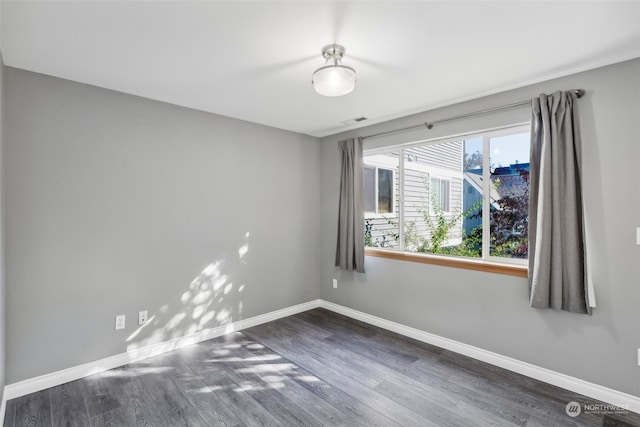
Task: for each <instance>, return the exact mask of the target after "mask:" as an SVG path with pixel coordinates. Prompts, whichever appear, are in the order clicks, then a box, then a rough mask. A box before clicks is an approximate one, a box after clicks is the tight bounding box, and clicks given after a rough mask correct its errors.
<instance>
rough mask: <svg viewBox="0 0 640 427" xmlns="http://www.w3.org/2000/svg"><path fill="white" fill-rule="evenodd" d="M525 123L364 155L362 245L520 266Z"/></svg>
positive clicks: (526, 210)
mask: <svg viewBox="0 0 640 427" xmlns="http://www.w3.org/2000/svg"><path fill="white" fill-rule="evenodd" d="M529 140H530V132H529V126H528V125H527V126H519V127H511V128H506V129H500V130H495V131H490V132H483V133H479V134H472V135H468V136H466V137H461V138H450V139H441V140H438V141H429V142H421V143H415V144H408V145H404V146H402V147H393V148H384V149H376V150H368V151H365V157H364V162H365V167H364V176H365V210H366V211H367V212H366V213H365V245H366V246H369V247H379V248H385V249H393V250H396V251H399V252H402V253H416V254H420V253H424V254H436V255H445V256H455V257H464V258H474V259H479V260H485V261H499V262H501V263H505V262H506V263H516V264H518V263H519V264H522V265H524V264H525V263H526V259H527V256H528V251H527V249H528V236H527V228H528V217H529V206H528V202H529V144H530V142H529Z"/></svg>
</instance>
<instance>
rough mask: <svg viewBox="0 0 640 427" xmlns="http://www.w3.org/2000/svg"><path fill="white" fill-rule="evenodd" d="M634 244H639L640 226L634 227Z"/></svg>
mask: <svg viewBox="0 0 640 427" xmlns="http://www.w3.org/2000/svg"><path fill="white" fill-rule="evenodd" d="M636 245H640V227H636Z"/></svg>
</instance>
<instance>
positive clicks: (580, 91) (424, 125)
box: [362, 89, 585, 139]
mask: <svg viewBox="0 0 640 427" xmlns="http://www.w3.org/2000/svg"><path fill="white" fill-rule="evenodd" d="M570 92H573V93H575V94H576V96H577V97H578V98H582V97H583V96H584V94H585V91H584V89H573V90H571V91H570ZM530 102H531V100H527V101H520V102H514V103H513V104H508V105H502V106H500V107H493V108H487V109H486V110H479V111H474V112H471V113H466V114H460V115H458V116H452V117H447V118H445V119H440V120H434V121H432V122H424V123H422V124H419V125H415V126H409V127H404V128H400V129H394V130H390V131H387V132H381V133H376V134H373V135H367V136H364V137H362V139H369V138H377V137H379V136H386V135H393V134H395V133H401V132H408V131H410V130H416V129H422V128H427V129H432V128H433V126H435V125H437V124H440V123H444V122H450V121H452V120H458V119H464V118H466V117H471V116H477V115H480V114H486V113H491V112H493V111H498V110H506V109H507V108H513V107H519V106H520V105H526V104H529V103H530Z"/></svg>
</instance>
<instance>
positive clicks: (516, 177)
mask: <svg viewBox="0 0 640 427" xmlns="http://www.w3.org/2000/svg"><path fill="white" fill-rule="evenodd" d="M521 171H526V172H528V171H529V163H520V164H512V165H509V166H506V167H499V168H496V169H494V171H493V172H492V173H491V174H490V179H491V183H492V185H491V202H492V203H493V202H495V201H496V200H499V199H501V198H503V197H507V196H522V195H523V194H525V192H526V191H527V188H528V183H527V182H526V181H525V179H524V178H523V177H522V174H521ZM464 180H465V182H467V183H468V184H470V185H471V186H473V188H475V190H476V191H478V192H479V193H482V187H483V185H482V184H483V176H482V169H481V168H478V169H471V170H467V171H465V173H464Z"/></svg>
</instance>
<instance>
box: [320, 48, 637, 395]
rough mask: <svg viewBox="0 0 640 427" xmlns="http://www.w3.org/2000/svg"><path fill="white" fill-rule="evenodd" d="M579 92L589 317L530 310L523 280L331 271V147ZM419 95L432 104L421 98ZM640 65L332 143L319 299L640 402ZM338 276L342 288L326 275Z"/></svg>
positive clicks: (328, 142) (404, 137) (515, 114)
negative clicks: (638, 235)
mask: <svg viewBox="0 0 640 427" xmlns="http://www.w3.org/2000/svg"><path fill="white" fill-rule="evenodd" d="M577 88H583V89H586V90H587V94H586V96H585V97H584V98H583V99H581V100H580V101H579V109H580V117H581V119H582V131H583V140H584V141H583V146H584V148H583V150H584V152H583V164H584V182H583V186H584V189H585V194H584V199H585V209H586V216H587V222H588V223H587V232H588V251H589V255H590V259H591V270H592V276H593V279H594V282H595V286H596V298H597V303H598V307H597V308H596V309H595V311H594V314H593V316H591V317H589V316H586V315H578V314H571V313H565V312H554V311H552V310H537V309H531V308H529V307H528V287H527V280H526V279H523V278H518V277H514V276H506V275H497V274H491V273H483V272H477V271H471V270H463V269H456V268H448V267H440V266H434V265H427V264H417V263H411V262H405V261H397V260H389V259H383V258H374V257H367V259H366V261H365V267H366V271H367V272H366V274H351V273H347V272H341V271H337V270H336V269H335V268H334V267H333V262H332V261H333V256H334V250H335V249H334V248H335V230H336V221H337V220H336V206H337V200H338V192H337V190H338V187H339V166H338V165H339V156H338V150H337V146H336V141H338V140H340V139H342V138H343V137H346V136H356V135H368V134H375V133H378V132H381V131H384V130H389V129H394V128H398V127H403V126H408V125H414V124H416V123H421V122H424V121H429V120H436V119H440V118H444V117H449V116H451V115H456V114H461V113H466V112H470V111H476V110H479V109H484V108H489V107H493V106H498V105H504V104H509V103H513V102H517V101H521V100H525V99H529V98H531V97H533V96H537V95H538V94H539V93H541V92H545V93H550V92H553V91H555V90H568V89H577ZM425 96H428V94H426V95H425ZM639 117H640V60H634V61H629V62H625V63H621V64H617V65H613V66H610V67H605V68H601V69H597V70H593V71H589V72H584V73H580V74H577V75H573V76H569V77H565V78H560V79H557V80H553V81H549V82H545V83H541V84H536V85H534V86H530V87H525V88H521V89H517V90H512V91H508V92H504V93H501V94H497V95H493V96H488V97H485V98H481V99H477V100H474V101H471V102H467V103H463V104H458V105H454V106H450V107H447V108H443V109H439V110H435V111H430V112H427V113H424V114H418V115H415V116H413V117H407V118H403V119H399V120H394V121H391V122H387V123H384V124H381V125H376V126H371V127H368V128H364V129H360V130H358V131H354V132H349V133H345V134H341V135H336V136H332V137H327V138H324V139H323V140H322V148H321V165H322V178H321V199H322V202H321V218H322V224H321V227H322V229H323V230H324V232H323V233H322V236H323V238H322V239H323V240H322V248H323V249H322V267H321V268H322V275H321V280H322V283H321V289H322V293H321V296H322V298H324V299H326V300H329V301H333V302H335V303H338V304H342V305H345V306H348V307H351V308H354V309H356V310H361V311H364V312H366V313H369V314H372V315H376V316H380V317H383V318H385V319H389V320H392V321H396V322H400V323H403V324H405V325H408V326H412V327H415V328H418V329H422V330H425V331H428V332H431V333H434V334H437V335H440V336H443V337H447V338H450V339H453V340H456V341H459V342H463V343H466V344H470V345H473V346H477V347H480V348H483V349H486V350H489V351H492V352H496V353H499V354H503V355H506V356H510V357H513V358H516V359H519V360H522V361H525V362H529V363H532V364H534V365H538V366H541V367H544V368H548V369H552V370H554V371H558V372H561V373H564V374H567V375H571V376H573V377H577V378H581V379H584V380H587V381H590V382H593V383H596V384H600V385H603V386H607V387H611V388H613V389H617V390H620V391H623V392H627V393H630V394H634V395H636V396H640V368H638V366H637V360H636V358H637V348H638V347H640V331H639V330H638V325H640V310H639V307H640V292H639V287H640V267H639V266H640V247H639V246H636V245H635V227H637V226H640V214H639V212H640V191H639V190H638V184H639V179H638V165H637V164H638V159H639V158H640V148H639V147H640V145H639V143H638V141H640V138H639V136H640V132H639V130H638V129H639V127H638V118H639ZM528 120H529V111H528V108H527V107H524V108H517V109H514V110H511V111H508V112H502V113H496V114H489V115H485V116H477V117H475V118H473V119H468V120H463V121H456V122H451V123H448V124H443V125H441V126H436V127H435V128H434V129H433V130H432V131H427V130H420V131H416V132H413V133H405V134H400V135H395V136H393V137H389V138H386V139H385V138H378V139H372V140H368V141H367V142H366V145H365V147H375V146H384V145H389V144H393V143H399V142H408V141H415V140H419V139H424V138H428V137H435V136H444V135H453V134H456V133H460V132H464V131H471V130H480V129H487V128H490V127H493V126H498V125H506V124H512V123H519V122H524V121H528ZM333 277H336V278H338V280H339V285H338V289H332V285H331V279H332V278H333Z"/></svg>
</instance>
